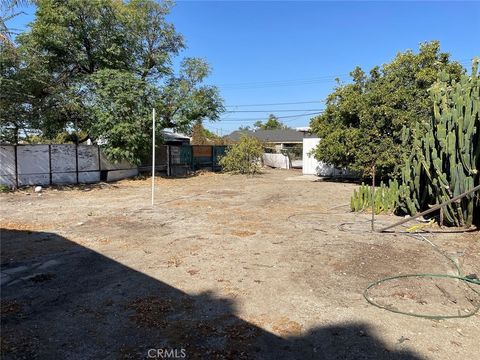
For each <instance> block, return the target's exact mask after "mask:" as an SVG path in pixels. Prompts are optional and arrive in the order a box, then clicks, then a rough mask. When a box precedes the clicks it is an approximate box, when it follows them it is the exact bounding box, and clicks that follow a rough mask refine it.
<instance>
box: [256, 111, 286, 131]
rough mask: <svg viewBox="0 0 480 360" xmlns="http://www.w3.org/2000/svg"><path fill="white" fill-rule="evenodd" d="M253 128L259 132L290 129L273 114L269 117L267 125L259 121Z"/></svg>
mask: <svg viewBox="0 0 480 360" xmlns="http://www.w3.org/2000/svg"><path fill="white" fill-rule="evenodd" d="M253 127H254V128H256V129H259V130H282V129H288V127H287V126H286V125H285V124H283V123H282V122H281V121H279V120H278V118H277V117H276V116H275V115H273V114H270V115H269V116H268V120H267V121H266V122H265V123H263V122H261V121H260V120H259V121H257V122H255V123H254V124H253Z"/></svg>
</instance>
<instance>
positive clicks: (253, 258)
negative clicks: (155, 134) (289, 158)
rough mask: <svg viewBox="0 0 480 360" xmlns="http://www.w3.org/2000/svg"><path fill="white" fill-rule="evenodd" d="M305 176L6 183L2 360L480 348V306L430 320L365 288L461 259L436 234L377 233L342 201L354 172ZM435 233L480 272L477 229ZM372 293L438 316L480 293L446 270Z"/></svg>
mask: <svg viewBox="0 0 480 360" xmlns="http://www.w3.org/2000/svg"><path fill="white" fill-rule="evenodd" d="M301 179H304V178H302V177H301V176H300V173H298V172H295V171H280V170H266V171H265V173H264V174H262V175H259V176H255V177H244V176H231V175H224V174H212V173H205V174H200V175H198V176H195V177H190V178H183V179H165V178H157V181H156V185H157V191H156V199H155V206H154V208H152V207H151V206H150V181H149V180H128V181H121V182H118V183H115V184H103V185H95V186H82V187H75V188H68V187H65V188H62V189H58V188H57V189H54V188H49V189H44V191H43V192H42V193H41V195H38V194H35V193H34V192H33V190H32V189H26V190H23V191H18V192H15V193H10V194H2V195H1V197H0V200H1V206H0V210H1V212H0V215H1V219H0V225H1V228H2V231H1V271H2V278H1V279H2V303H1V310H2V311H1V322H2V323H1V330H2V332H1V341H2V344H1V345H2V346H1V349H2V358H4V359H18V358H20V359H22V358H24V359H32V358H38V359H63V358H68V359H142V358H149V356H150V358H152V355H155V356H156V358H162V357H161V356H160V353H158V352H154V353H152V352H149V349H161V350H162V351H163V350H177V353H176V354H175V355H176V356H177V358H183V356H182V355H183V354H185V355H186V357H187V358H189V359H462V360H463V359H478V358H479V349H478V344H479V343H480V314H476V315H474V316H472V317H469V318H465V319H451V320H427V319H421V318H415V317H410V316H404V315H399V314H395V313H392V312H388V311H386V310H381V309H378V308H376V307H373V306H371V305H370V304H368V303H367V302H366V301H365V299H364V298H363V295H362V294H363V291H364V289H365V288H366V286H367V285H368V284H369V283H371V282H373V281H374V280H377V279H380V278H382V277H386V276H393V275H399V274H408V273H419V272H420V273H439V274H451V275H455V274H456V272H455V268H454V267H453V266H452V264H451V263H450V262H449V261H448V260H447V259H446V258H445V257H443V256H442V255H441V254H439V253H438V252H436V251H434V250H433V248H432V246H431V245H430V244H429V243H428V242H426V241H423V240H420V239H415V238H412V237H409V236H407V235H405V234H402V233H395V234H378V233H370V232H368V229H369V224H368V222H366V221H367V220H368V219H369V215H368V214H354V213H351V212H350V211H349V208H348V206H345V205H346V204H348V202H349V198H350V195H351V193H352V191H353V189H354V188H355V186H356V185H354V184H349V183H338V182H327V181H305V180H301ZM396 220H398V217H395V216H380V217H378V226H380V225H382V224H383V225H384V224H389V223H393V222H395V221H396ZM411 225H415V224H411ZM411 225H410V224H409V225H408V226H411ZM398 230H405V228H403V229H402V228H400V229H398ZM428 230H429V231H431V230H438V229H434V228H428ZM425 238H426V239H428V240H429V241H430V242H432V243H434V244H435V245H437V246H438V247H440V248H441V249H442V250H443V251H444V252H445V253H446V254H447V255H448V256H450V257H452V258H453V259H455V261H457V263H459V264H460V265H461V267H462V269H463V271H464V272H465V273H466V274H471V273H475V274H479V275H480V234H479V233H478V232H470V233H455V234H439V233H435V234H426V235H425ZM477 288H478V287H477ZM477 290H478V289H477ZM370 294H371V297H372V298H373V299H374V300H375V301H377V302H378V303H380V304H382V305H384V306H387V307H390V308H392V309H397V310H401V311H407V312H420V313H425V314H433V315H434V314H447V315H462V314H466V313H467V312H469V311H471V310H472V309H473V308H475V306H478V304H479V301H480V296H479V295H478V294H476V293H474V292H472V291H471V290H470V288H468V287H467V286H466V285H465V284H464V283H461V282H458V281H456V280H445V279H437V280H432V279H425V278H418V279H411V278H409V279H403V280H394V281H390V282H387V283H383V284H381V285H380V286H378V287H376V288H374V289H372V291H371V293H370ZM182 349H184V351H185V353H183V352H181V350H182ZM161 354H162V355H163V358H172V357H171V356H173V355H172V353H167V355H169V356H170V357H165V354H166V353H165V352H163V353H161Z"/></svg>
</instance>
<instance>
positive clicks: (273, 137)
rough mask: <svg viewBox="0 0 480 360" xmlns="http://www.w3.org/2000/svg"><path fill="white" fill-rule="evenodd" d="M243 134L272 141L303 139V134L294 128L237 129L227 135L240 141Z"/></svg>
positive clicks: (286, 141) (285, 141)
mask: <svg viewBox="0 0 480 360" xmlns="http://www.w3.org/2000/svg"><path fill="white" fill-rule="evenodd" d="M243 134H245V135H248V136H252V137H254V138H256V139H258V140H260V141H263V142H270V143H292V142H302V141H303V134H302V133H301V132H298V131H296V130H293V129H283V130H255V131H251V130H246V131H244V130H236V131H234V132H232V133H231V134H230V135H227V136H226V138H227V139H230V140H233V141H238V140H240V137H241V136H242V135H243Z"/></svg>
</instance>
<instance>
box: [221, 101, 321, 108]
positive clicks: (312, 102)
mask: <svg viewBox="0 0 480 360" xmlns="http://www.w3.org/2000/svg"><path fill="white" fill-rule="evenodd" d="M321 102H323V100H313V101H297V102H284V103H270V104H241V105H225V107H251V106H276V105H297V104H317V103H321Z"/></svg>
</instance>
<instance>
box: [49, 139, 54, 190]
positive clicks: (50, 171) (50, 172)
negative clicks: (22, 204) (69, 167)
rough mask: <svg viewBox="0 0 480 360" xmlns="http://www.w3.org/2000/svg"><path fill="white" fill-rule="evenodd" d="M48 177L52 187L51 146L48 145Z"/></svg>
mask: <svg viewBox="0 0 480 360" xmlns="http://www.w3.org/2000/svg"><path fill="white" fill-rule="evenodd" d="M48 175H49V178H50V185H53V181H52V145H51V144H49V145H48Z"/></svg>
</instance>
